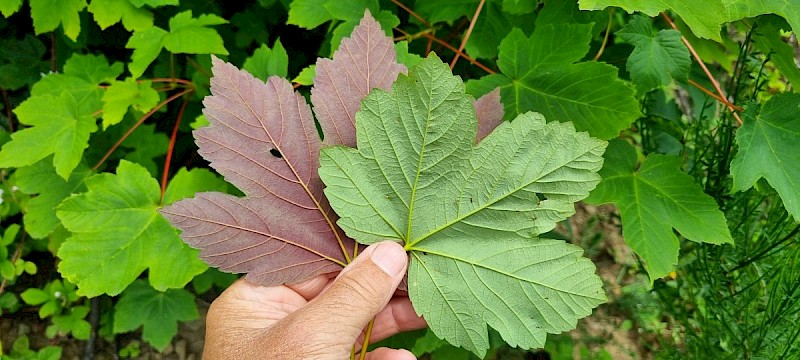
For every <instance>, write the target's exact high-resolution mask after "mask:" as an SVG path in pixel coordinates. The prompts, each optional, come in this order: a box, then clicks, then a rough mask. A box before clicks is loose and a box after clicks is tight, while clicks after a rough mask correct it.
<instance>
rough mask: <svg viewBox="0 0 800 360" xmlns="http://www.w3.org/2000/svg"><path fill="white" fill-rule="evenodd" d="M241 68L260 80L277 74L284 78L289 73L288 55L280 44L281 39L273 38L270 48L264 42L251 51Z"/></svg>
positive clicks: (265, 79)
mask: <svg viewBox="0 0 800 360" xmlns="http://www.w3.org/2000/svg"><path fill="white" fill-rule="evenodd" d="M243 68H244V69H245V70H247V72H249V73H251V74H253V76H255V77H256V78H259V79H261V81H265V82H266V81H267V79H268V78H269V77H270V76H273V75H277V76H280V77H282V78H285V77H287V76H288V74H289V55H288V54H287V53H286V49H284V48H283V44H281V39H278V40H275V44H274V45H273V46H272V49H270V48H269V47H268V46H267V45H266V44H261V47H260V48H258V49H256V51H254V52H253V56H251V57H249V58H247V60H245V61H244V66H243Z"/></svg>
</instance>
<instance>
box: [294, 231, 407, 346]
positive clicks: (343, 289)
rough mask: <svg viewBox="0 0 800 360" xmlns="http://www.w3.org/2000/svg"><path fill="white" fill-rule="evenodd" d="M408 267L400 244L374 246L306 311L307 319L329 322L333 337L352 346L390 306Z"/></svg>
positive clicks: (352, 264)
mask: <svg viewBox="0 0 800 360" xmlns="http://www.w3.org/2000/svg"><path fill="white" fill-rule="evenodd" d="M407 266H408V255H406V252H405V250H404V249H403V247H402V246H400V245H399V244H397V243H395V242H391V241H384V242H381V243H378V244H373V245H371V246H369V247H368V248H367V249H366V250H364V252H363V253H361V254H360V255H359V256H358V257H356V259H355V260H354V261H353V262H352V263H351V264H350V265H348V266H347V267H345V268H344V270H342V272H341V273H340V274H339V276H338V277H337V278H336V280H334V281H333V283H332V284H331V286H330V287H329V288H328V289H327V290H326V291H324V292H323V293H322V294H321V295H319V296H318V297H316V298H315V299H314V300H312V301H311V302H310V303H309V304H308V305H307V306H306V307H305V308H304V309H303V310H304V312H305V311H308V313H306V314H305V315H307V316H309V317H311V318H315V319H325V320H324V322H325V323H327V324H328V326H327V328H328V329H330V330H332V331H333V332H334V334H332V335H335V337H336V338H337V339H339V340H340V341H341V342H342V345H346V346H352V345H353V343H355V341H356V339H357V338H358V336H359V335H361V331H362V330H363V329H364V328H365V327H366V326H367V323H369V321H370V320H372V318H373V317H375V315H376V314H378V312H380V311H381V310H382V309H383V308H384V307H385V306H386V304H387V303H388V302H389V300H390V299H391V297H392V295H393V294H394V292H395V290H396V289H397V285H399V284H400V281H402V280H403V276H404V275H405V271H406V268H407ZM318 321H319V320H317V322H318Z"/></svg>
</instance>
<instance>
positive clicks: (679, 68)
mask: <svg viewBox="0 0 800 360" xmlns="http://www.w3.org/2000/svg"><path fill="white" fill-rule="evenodd" d="M616 35H617V36H619V38H620V39H622V40H623V41H625V42H627V43H629V44H632V45H634V46H635V47H634V49H633V53H631V56H630V57H629V58H628V63H627V68H628V72H630V74H631V79H632V80H633V82H634V83H635V84H636V85H637V86H638V87H639V90H640V92H642V93H644V92H647V91H649V90H651V89H654V88H657V87H661V86H666V85H669V84H670V83H671V82H672V80H678V81H681V82H686V79H688V78H689V67H690V65H691V60H690V59H689V49H687V48H686V46H685V45H684V44H683V42H682V41H681V33H680V32H678V31H677V30H661V31H656V30H655V29H653V23H652V21H651V20H650V18H647V17H644V16H637V17H635V18H633V20H631V21H630V22H629V23H628V24H627V25H625V27H623V28H622V29H621V30H619V31H617V32H616Z"/></svg>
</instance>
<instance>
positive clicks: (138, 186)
mask: <svg viewBox="0 0 800 360" xmlns="http://www.w3.org/2000/svg"><path fill="white" fill-rule="evenodd" d="M85 184H86V187H87V188H88V189H89V191H88V192H86V193H83V194H81V195H77V196H73V197H71V198H69V199H67V200H64V202H62V203H61V205H60V206H59V207H58V208H57V209H56V214H57V215H58V217H59V219H61V222H62V223H63V224H64V227H66V228H67V230H69V231H70V232H72V236H71V237H70V238H68V239H67V240H66V242H64V244H63V245H62V246H61V248H60V249H59V251H58V257H59V258H61V259H62V261H61V263H59V267H58V270H59V272H60V273H61V275H62V276H64V277H65V278H67V279H69V280H70V281H71V282H73V283H75V284H77V285H78V293H79V294H80V295H84V296H89V297H92V296H97V295H100V294H104V293H105V294H109V295H116V294H119V293H120V292H121V291H122V290H124V289H125V288H126V287H127V286H128V285H129V284H130V283H131V282H133V281H134V280H135V279H136V278H137V277H138V276H139V275H140V274H141V273H142V272H143V271H144V270H146V269H148V268H149V269H150V271H149V279H150V284H151V285H152V286H153V287H154V288H156V289H159V290H166V289H168V288H180V287H183V286H184V285H186V284H187V283H188V282H189V281H190V280H191V279H192V277H194V276H195V275H197V274H200V273H202V272H203V271H205V269H206V266H205V265H204V264H203V263H202V262H200V261H199V260H198V259H197V251H196V250H193V249H190V248H189V247H188V246H186V245H185V244H183V242H181V240H180V238H178V234H177V232H176V231H175V229H173V228H172V227H171V226H170V225H169V223H167V221H166V220H164V219H163V218H162V217H161V216H160V215H159V214H158V213H157V212H156V210H157V209H158V207H159V205H158V203H159V197H160V190H159V186H158V182H156V180H155V179H153V178H152V177H150V174H149V173H148V172H147V170H145V169H144V168H143V167H141V166H140V165H137V164H134V163H131V162H128V161H125V160H123V161H120V164H119V167H118V168H117V174H116V175H114V174H109V173H102V174H98V175H95V176H92V177H90V178H88V179H86V181H85Z"/></svg>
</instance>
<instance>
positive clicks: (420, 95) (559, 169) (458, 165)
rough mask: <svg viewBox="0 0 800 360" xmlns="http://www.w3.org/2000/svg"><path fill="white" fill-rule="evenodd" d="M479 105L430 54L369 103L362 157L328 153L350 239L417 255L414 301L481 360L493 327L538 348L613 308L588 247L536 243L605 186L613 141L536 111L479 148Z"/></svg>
mask: <svg viewBox="0 0 800 360" xmlns="http://www.w3.org/2000/svg"><path fill="white" fill-rule="evenodd" d="M470 104H471V97H470V96H469V95H466V94H465V93H464V84H463V82H462V81H461V80H460V79H459V78H458V77H455V76H453V75H452V74H451V73H450V70H449V67H448V66H447V65H445V64H444V63H442V62H441V60H439V59H438V58H437V57H435V56H431V57H429V58H428V59H426V60H425V61H424V62H423V63H421V64H419V65H417V66H415V67H414V68H412V70H411V71H410V72H409V75H408V76H405V75H400V76H399V77H398V80H397V81H396V82H395V84H394V85H393V86H392V89H391V92H386V91H382V90H375V91H373V92H371V93H370V95H369V96H367V98H366V99H364V101H363V102H362V106H361V110H360V111H359V112H358V113H357V115H356V118H357V121H356V125H357V128H356V130H357V137H358V149H353V148H348V147H344V146H333V147H326V148H323V150H322V154H321V155H320V158H321V165H322V167H321V168H320V171H319V172H320V177H321V178H322V180H323V182H324V183H325V185H326V186H327V187H326V188H325V194H326V195H327V196H328V199H330V202H331V206H332V207H333V208H334V209H335V210H336V213H337V214H339V216H340V217H341V218H340V219H339V221H338V224H339V225H340V226H341V227H342V229H344V230H345V232H346V233H347V235H348V236H351V237H353V238H354V239H356V240H357V241H358V242H359V243H362V244H371V243H375V242H378V241H382V240H384V239H397V240H398V241H402V243H403V244H404V245H405V248H406V250H408V251H409V252H410V253H411V263H410V264H409V274H408V291H409V296H410V297H411V301H412V303H413V304H414V308H415V309H416V311H417V313H418V314H420V315H422V316H424V317H425V319H426V320H427V321H428V324H429V325H430V327H431V329H432V330H433V331H434V333H435V334H436V335H437V336H439V337H441V338H443V339H446V340H447V341H449V342H450V343H452V344H454V345H458V346H462V347H464V348H466V349H468V350H470V351H472V352H474V353H475V354H477V355H479V356H482V355H483V354H485V352H486V350H487V349H488V347H489V340H488V332H487V325H488V326H491V327H492V328H494V329H495V330H497V331H498V332H499V333H500V334H501V335H502V337H503V339H504V340H506V342H508V343H509V344H511V345H512V346H521V347H524V348H535V347H541V346H543V345H544V340H545V334H546V333H547V332H550V333H557V332H561V331H564V330H568V329H571V328H573V327H574V326H575V322H576V321H577V319H579V318H581V317H584V316H587V315H589V314H590V313H591V309H592V308H594V307H595V306H597V305H599V304H600V303H602V302H604V301H605V295H604V294H603V291H602V288H601V285H602V282H601V281H600V279H599V278H598V277H597V276H596V275H595V274H594V271H595V267H594V265H593V264H592V262H591V261H590V260H589V259H586V258H583V257H581V256H580V254H581V253H582V250H581V249H580V248H578V247H575V246H573V245H570V244H567V243H564V242H563V241H557V240H549V239H538V238H536V237H537V236H538V234H541V233H544V232H547V231H549V230H551V229H552V228H553V227H555V225H556V223H557V222H558V221H561V220H563V219H566V218H567V217H569V216H570V215H572V213H574V207H573V203H574V202H575V201H578V200H580V199H582V198H584V197H586V196H587V195H588V194H589V191H590V190H591V189H593V188H594V186H595V185H596V184H597V183H598V181H599V179H600V178H599V176H598V175H597V171H598V170H599V169H600V167H601V166H602V162H603V160H602V156H601V155H602V153H603V150H604V149H605V144H606V143H605V142H604V141H601V140H597V139H594V138H591V137H589V136H588V134H587V133H585V132H577V131H575V128H574V127H573V126H572V124H569V123H559V122H552V123H549V124H548V123H546V122H545V120H544V118H543V117H542V116H541V115H539V114H535V113H526V114H522V115H520V116H518V117H517V118H516V119H515V120H514V121H512V122H511V123H504V124H502V125H501V126H499V127H497V128H496V129H495V130H494V131H493V132H492V133H491V134H490V135H488V136H487V137H486V138H484V139H483V140H481V141H480V143H479V144H478V145H477V146H475V145H474V143H475V138H476V134H477V128H478V125H477V120H476V117H475V112H474V111H473V110H472V109H471V107H470Z"/></svg>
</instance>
